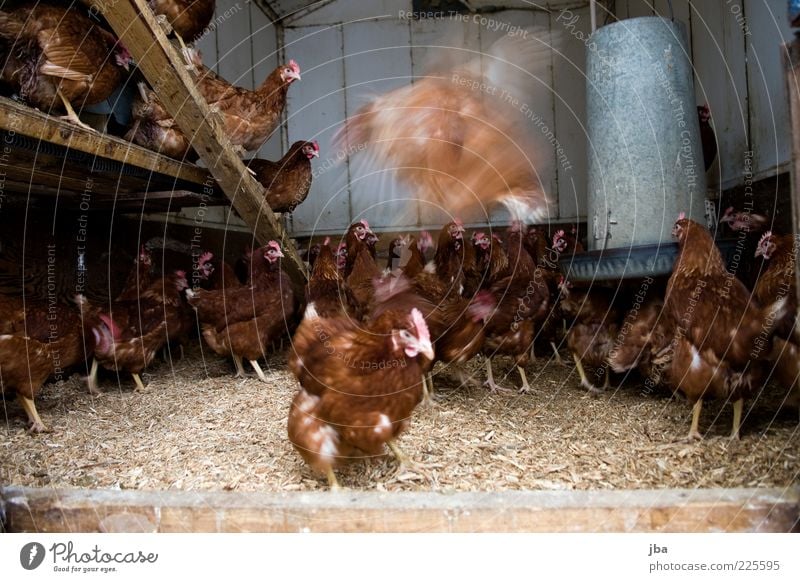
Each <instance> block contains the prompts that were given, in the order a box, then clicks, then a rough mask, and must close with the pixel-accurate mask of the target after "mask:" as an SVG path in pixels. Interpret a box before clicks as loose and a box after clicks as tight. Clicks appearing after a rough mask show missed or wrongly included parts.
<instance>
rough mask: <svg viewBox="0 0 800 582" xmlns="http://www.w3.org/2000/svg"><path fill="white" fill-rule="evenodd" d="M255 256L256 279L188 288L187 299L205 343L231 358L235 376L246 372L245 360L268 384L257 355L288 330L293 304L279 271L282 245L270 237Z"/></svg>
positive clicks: (289, 287) (287, 283) (293, 298)
mask: <svg viewBox="0 0 800 582" xmlns="http://www.w3.org/2000/svg"><path fill="white" fill-rule="evenodd" d="M253 255H254V259H255V258H257V257H258V256H260V257H261V258H262V259H263V261H261V262H263V263H264V264H265V266H266V268H263V267H259V268H258V269H253V275H254V278H253V279H252V281H251V282H250V284H249V285H248V286H246V287H238V288H233V289H218V290H208V291H207V290H204V289H200V290H198V291H192V290H191V289H188V290H187V291H186V297H187V298H188V301H189V304H190V305H191V306H192V307H194V309H195V310H196V311H197V318H198V320H199V321H200V324H201V328H202V334H203V338H204V339H205V340H206V343H208V345H209V347H211V349H212V350H214V352H216V353H217V354H219V355H221V356H228V355H230V356H232V357H233V363H234V365H235V366H236V376H237V377H243V376H244V367H243V365H242V358H246V359H247V360H248V361H249V362H250V364H251V365H252V366H253V369H254V370H255V371H256V374H257V375H258V377H259V379H260V380H261V381H262V382H266V381H267V378H266V376H265V375H264V372H263V371H262V370H261V366H260V365H259V364H258V359H259V358H260V357H262V356H264V354H265V350H266V347H267V346H268V345H269V344H270V343H272V341H274V340H276V339H278V338H279V337H280V336H282V335H283V334H284V333H285V332H286V331H287V330H288V328H289V326H290V320H291V318H292V316H293V315H294V311H295V307H296V306H295V297H294V292H293V290H292V285H291V283H290V281H289V278H288V277H287V276H286V275H285V274H284V272H283V271H282V270H281V264H280V259H281V258H282V257H283V252H282V251H281V247H280V245H279V244H278V243H277V242H276V241H274V240H273V241H269V242H268V243H267V244H266V245H265V246H264V247H263V248H261V249H259V250H258V251H257V252H254V253H253ZM255 262H256V261H255V260H254V263H255Z"/></svg>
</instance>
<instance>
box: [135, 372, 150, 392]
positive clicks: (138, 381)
mask: <svg viewBox="0 0 800 582" xmlns="http://www.w3.org/2000/svg"><path fill="white" fill-rule="evenodd" d="M133 381H134V382H136V388H135V391H136V392H147V389H146V388H145V387H144V384H143V383H142V378H141V377H140V376H139V374H133Z"/></svg>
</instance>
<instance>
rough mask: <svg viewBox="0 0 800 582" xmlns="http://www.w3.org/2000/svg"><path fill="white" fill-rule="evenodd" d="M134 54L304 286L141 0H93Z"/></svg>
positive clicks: (261, 237)
mask: <svg viewBox="0 0 800 582" xmlns="http://www.w3.org/2000/svg"><path fill="white" fill-rule="evenodd" d="M91 4H92V5H93V6H94V7H95V9H96V10H98V11H99V12H100V13H101V14H102V15H103V16H104V17H105V18H106V20H107V21H108V23H109V24H110V25H111V27H112V28H113V29H114V31H115V32H116V33H117V36H118V37H119V38H120V39H121V40H122V42H123V43H124V44H125V46H126V48H127V49H128V50H129V51H130V53H131V54H132V55H133V57H134V58H135V59H136V64H137V66H138V68H139V70H141V71H142V73H143V74H144V76H145V78H146V79H147V81H148V82H149V83H150V85H151V86H152V87H153V89H154V90H155V92H156V94H157V95H158V97H159V99H160V100H161V102H162V103H163V104H164V107H165V108H166V109H167V111H168V112H169V114H170V115H172V117H173V118H174V119H175V121H176V122H177V123H178V125H179V126H180V128H181V129H182V130H183V132H184V133H185V134H186V135H187V136H188V137H189V139H190V140H191V143H192V146H193V147H194V149H195V150H196V151H197V153H198V154H199V156H200V159H201V160H203V162H204V163H205V164H206V166H208V168H209V171H210V172H211V174H212V175H213V176H214V178H215V179H216V181H217V183H218V184H219V186H220V188H222V190H223V191H224V192H225V195H226V196H227V197H228V198H229V199H230V201H231V204H232V205H233V207H234V208H235V209H236V212H238V213H239V216H241V217H242V219H243V220H244V221H245V222H246V223H247V225H248V226H249V227H250V228H251V229H252V230H253V233H254V235H255V238H256V240H257V241H258V242H259V243H260V244H265V243H266V242H267V241H268V240H270V239H275V240H278V241H280V243H281V247H282V248H283V249H284V252H285V254H286V258H285V260H284V261H283V266H284V268H285V269H286V272H287V274H288V275H289V277H290V278H291V279H292V281H293V282H294V283H295V284H296V285H297V286H302V285H305V280H306V273H305V267H304V265H303V262H302V261H301V260H300V258H299V257H298V255H297V252H296V251H295V249H294V246H293V245H291V244H290V242H289V239H288V237H287V235H286V232H285V231H284V230H283V228H282V227H281V225H280V224H279V223H278V221H277V220H276V219H275V215H274V214H273V213H272V211H271V210H270V209H269V206H266V205H265V204H264V190H263V188H262V187H261V185H260V184H259V183H258V182H256V180H255V179H254V178H253V177H252V176H251V175H250V174H249V172H247V170H246V169H245V166H244V164H243V163H242V160H241V159H239V157H238V156H237V155H236V154H235V153H234V152H233V147H232V146H231V143H230V141H229V140H228V137H227V136H226V135H225V134H224V133H223V131H222V129H221V127H220V124H219V122H218V121H217V118H216V115H214V114H212V112H211V110H210V109H209V107H208V104H207V103H206V101H205V99H204V98H203V96H202V95H201V94H200V92H199V91H198V90H197V87H196V86H195V83H194V81H193V79H192V77H191V76H190V75H189V73H188V72H187V69H186V63H185V62H184V60H183V59H182V58H181V56H180V55H179V54H178V52H177V51H176V50H175V48H174V47H173V46H172V44H171V43H170V42H169V40H168V39H167V37H166V35H165V34H164V32H163V31H162V30H161V28H160V26H159V25H158V23H157V22H156V19H155V16H154V15H153V13H152V11H151V10H150V8H149V7H148V6H147V4H146V2H145V0H92V2H91Z"/></svg>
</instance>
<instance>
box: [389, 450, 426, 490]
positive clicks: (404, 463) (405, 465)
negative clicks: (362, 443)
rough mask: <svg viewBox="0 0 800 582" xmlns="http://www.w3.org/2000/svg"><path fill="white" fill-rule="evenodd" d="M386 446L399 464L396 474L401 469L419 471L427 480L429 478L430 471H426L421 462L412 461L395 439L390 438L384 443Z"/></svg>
mask: <svg viewBox="0 0 800 582" xmlns="http://www.w3.org/2000/svg"><path fill="white" fill-rule="evenodd" d="M386 446H388V447H389V450H390V451H392V454H393V455H394V457H395V458H396V459H397V462H398V463H399V466H398V467H397V474H400V472H401V471H402V470H403V469H406V470H408V471H411V472H413V473H419V474H420V475H422V476H423V477H425V478H426V479H427V480H428V481H430V480H431V476H430V473H429V472H428V471H427V467H426V466H425V465H423V464H421V463H417V462H416V461H412V460H411V457H409V456H408V455H407V454H406V453H405V451H403V449H401V448H400V445H398V444H397V442H396V441H394V440H391V441H389V442H388V443H386Z"/></svg>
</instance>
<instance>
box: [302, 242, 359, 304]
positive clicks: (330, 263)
mask: <svg viewBox="0 0 800 582" xmlns="http://www.w3.org/2000/svg"><path fill="white" fill-rule="evenodd" d="M310 303H313V304H314V305H315V306H316V309H317V313H318V314H319V316H320V317H325V318H328V317H336V316H339V315H347V314H351V315H354V314H356V313H357V304H356V300H355V297H353V294H352V293H351V291H350V288H349V287H348V286H347V283H345V281H344V279H343V278H342V274H341V273H340V272H339V269H338V267H337V262H336V257H335V256H334V254H333V251H332V250H331V247H330V239H329V238H327V237H326V238H325V241H324V242H323V243H322V244H321V245H319V256H318V257H317V259H316V260H315V261H314V267H313V268H312V269H311V276H310V277H309V279H308V287H307V289H306V304H307V305H308V304H310Z"/></svg>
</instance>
